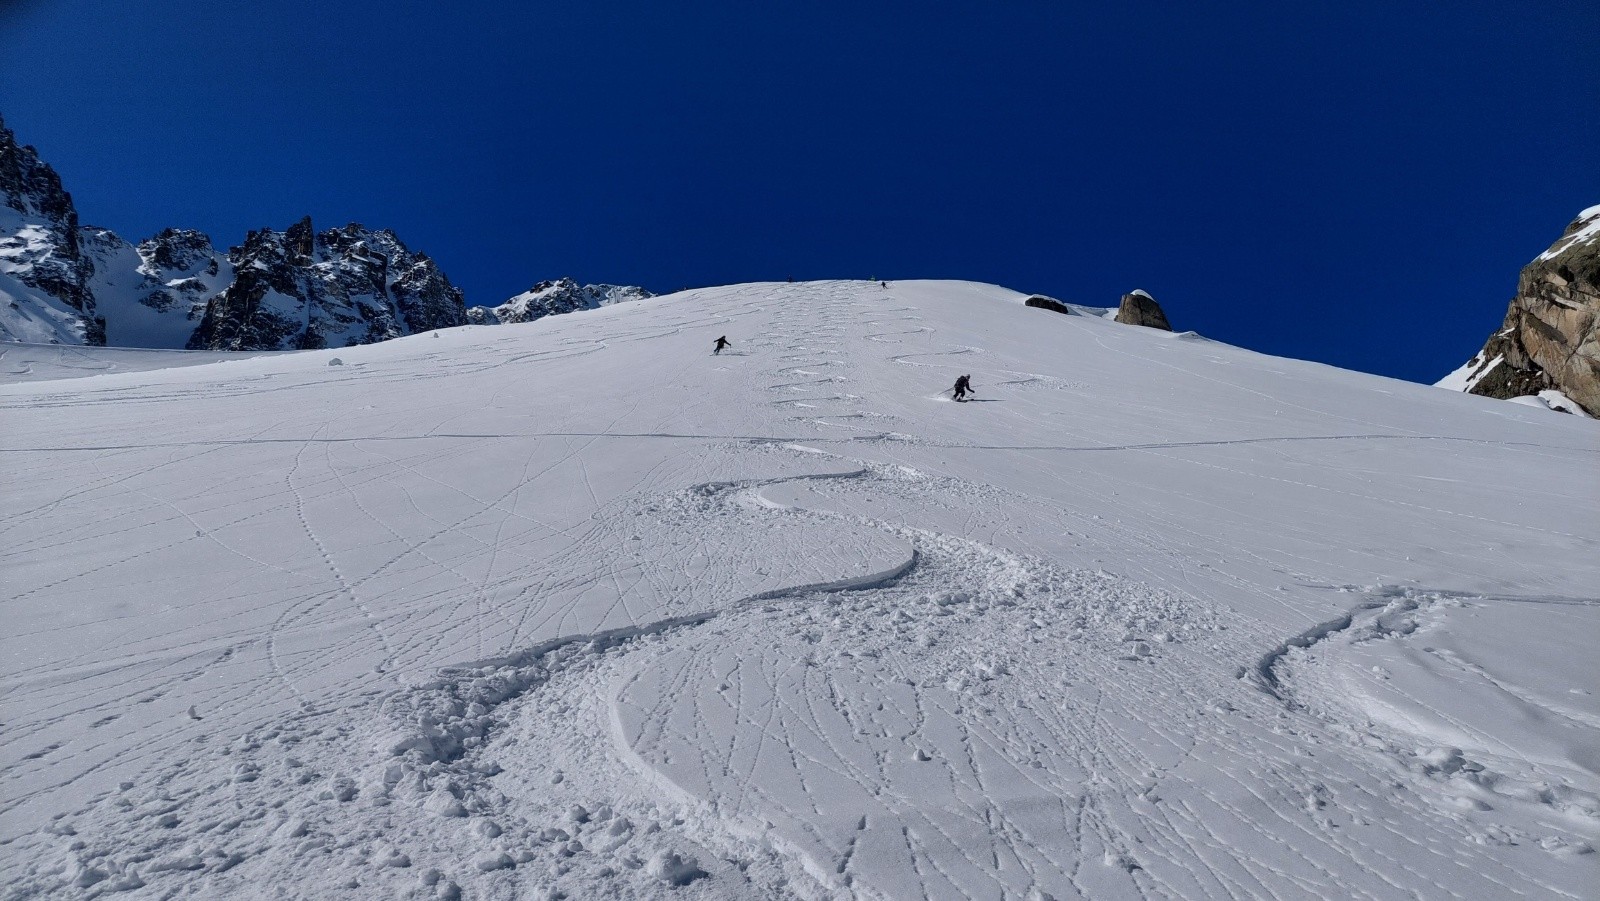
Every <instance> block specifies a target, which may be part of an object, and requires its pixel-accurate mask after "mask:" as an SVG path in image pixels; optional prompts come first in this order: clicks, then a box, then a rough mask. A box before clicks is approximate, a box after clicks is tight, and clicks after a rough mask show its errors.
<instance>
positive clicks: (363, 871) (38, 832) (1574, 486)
mask: <svg viewBox="0 0 1600 901" xmlns="http://www.w3.org/2000/svg"><path fill="white" fill-rule="evenodd" d="M1024 300H1025V297H1024V296H1023V295H1019V294H1017V293H1015V292H1011V291H1007V290H1005V289H1001V288H996V287H993V286H986V285H977V284H972V283H964V282H915V281H906V282H894V283H891V284H890V285H889V286H888V287H884V286H883V285H882V284H881V283H877V282H873V283H866V282H845V281H839V282H817V283H803V284H784V283H767V284H751V285H737V286H728V287H724V288H709V289H702V290H695V291H689V292H685V293H682V294H680V295H675V296H668V297H664V298H660V299H657V300H652V301H650V302H648V303H622V304H615V305H611V306H605V307H602V308H598V309H592V310H585V311H580V312H576V313H573V314H571V315H563V316H552V317H548V318H545V319H541V320H539V321H537V322H534V323H531V324H528V325H526V326H522V327H517V328H509V329H484V328H457V329H440V330H438V332H437V333H425V334H418V335H411V336H407V337H403V338H400V339H397V340H394V341H389V342H385V343H381V344H374V345H369V346H362V347H355V348H338V349H327V350H317V351H305V352H298V353H287V354H276V355H270V356H262V357H258V358H254V359H238V358H235V359H233V360H231V361H230V362H227V363H226V364H222V365H199V366H193V367H188V368H183V369H166V370H154V371H142V372H141V371H131V369H123V370H121V371H116V372H112V373H111V374H107V375H103V376H100V377H97V378H94V379H87V380H80V381H77V382H37V383H32V384H12V385H0V416H3V417H4V418H5V422H6V429H5V430H4V431H3V433H0V457H4V458H5V459H6V463H7V469H6V471H7V472H8V474H10V475H11V478H10V480H9V481H8V482H7V483H6V488H5V489H4V491H5V498H4V500H5V504H6V509H7V511H8V515H7V516H6V517H5V518H4V519H3V520H0V538H3V541H0V566H3V567H4V568H5V572H6V575H7V578H6V580H5V582H4V584H5V586H6V588H7V589H8V592H7V597H6V601H7V607H6V610H7V616H8V629H7V630H5V631H3V632H0V691H3V692H4V697H5V706H6V721H5V722H6V728H5V729H3V730H0V842H3V843H4V844H3V847H4V848H5V852H6V853H4V854H0V885H4V886H5V889H4V890H3V892H4V893H5V894H6V896H7V897H11V896H15V897H19V898H21V897H65V898H79V897H85V898H86V897H99V896H102V895H107V894H109V893H110V892H111V891H112V890H117V891H125V892H127V893H129V896H130V897H229V898H235V897H237V898H270V897H306V898H330V899H331V898H345V897H384V898H388V897H401V898H403V897H436V898H437V897H488V898H494V897H556V896H560V895H565V896H566V897H571V898H588V897H611V896H615V897H624V898H629V897H631V898H654V897H664V896H665V897H699V898H708V899H736V898H749V897H772V898H873V899H901V898H905V899H922V898H968V897H1006V898H1044V897H1053V898H1057V899H1071V898H1080V899H1081V898H1093V899H1106V898H1110V899H1118V898H1155V897H1163V898H1164V897H1181V898H1200V899H1212V898H1214V899H1224V898H1227V899H1232V898H1243V897H1273V898H1324V897H1332V896H1337V897H1360V898H1369V899H1389V898H1397V899H1398V898H1415V897H1427V898H1432V897H1445V898H1450V897H1461V898H1473V897H1482V896H1483V893H1484V891H1485V890H1484V886H1485V885H1486V884H1488V885H1490V886H1491V887H1492V888H1491V890H1490V892H1491V894H1495V895H1500V894H1503V895H1505V896H1507V897H1556V898H1582V897H1586V896H1587V895H1588V894H1589V893H1590V890H1589V889H1588V888H1587V886H1590V885H1592V884H1593V877H1594V873H1595V870H1594V867H1595V862H1594V861H1595V859H1596V857H1597V855H1596V854H1594V853H1593V846H1594V844H1595V843H1596V841H1597V840H1600V773H1597V772H1596V765H1595V762H1594V759H1593V753H1592V749H1593V748H1594V747H1596V746H1597V745H1600V705H1597V701H1596V699H1597V697H1600V681H1597V679H1600V675H1597V673H1596V671H1595V669H1594V667H1593V666H1591V665H1589V664H1588V660H1589V658H1590V656H1592V654H1590V651H1592V648H1593V646H1594V645H1595V644H1596V642H1597V641H1600V634H1597V633H1600V598H1597V597H1596V596H1595V591H1594V586H1595V585H1597V584H1600V544H1597V539H1596V536H1597V535H1600V504H1597V503H1596V502H1595V498H1594V497H1593V492H1592V491H1591V490H1589V487H1588V486H1587V485H1585V484H1584V483H1583V481H1582V480H1581V479H1580V480H1577V481H1576V482H1575V481H1574V480H1573V478H1572V473H1574V472H1580V473H1586V472H1589V471H1592V470H1593V468H1594V466H1595V464H1596V458H1597V454H1596V450H1595V444H1594V434H1595V433H1594V424H1593V423H1592V422H1586V421H1582V420H1579V419H1577V418H1576V417H1570V416H1554V415H1550V414H1548V413H1544V412H1541V411H1538V410H1532V409H1528V408H1526V407H1523V406H1520V405H1516V404H1503V403H1499V402H1496V401H1492V400H1488V399H1484V398H1479V397H1472V396H1465V395H1461V394H1454V393H1449V392H1443V391H1437V390H1434V389H1432V388H1430V387H1426V386H1420V385H1411V384H1407V383H1403V382H1397V381H1394V380H1390V379H1383V378H1378V377H1375V376H1370V375H1365V374H1361V373H1353V372H1345V371H1341V370H1337V369H1334V368H1331V367H1327V366H1321V365H1316V364H1309V363H1302V362H1299V361H1294V360H1286V359H1280V358H1274V357H1267V356H1263V355H1261V354H1256V353H1251V352H1249V351H1245V350H1241V349H1238V348H1234V347H1230V346H1227V345H1225V344H1220V343H1217V342H1209V341H1204V342H1202V341H1193V340H1188V339H1186V338H1185V337H1184V336H1183V335H1175V334H1172V333H1168V332H1161V331H1156V330H1153V329H1146V328H1128V327H1125V326H1122V325H1118V324H1116V323H1113V322H1109V321H1107V320H1106V319H1104V318H1099V317H1092V316H1077V315H1068V316H1063V315H1058V314H1051V313H1043V312H1040V311H1038V310H1032V309H1027V308H1026V307H1025V306H1024ZM435 334H437V337H435ZM723 334H726V335H727V336H728V337H729V338H730V339H732V340H733V342H734V343H733V346H732V347H730V348H728V349H727V350H724V351H723V352H722V354H720V355H717V356H713V355H712V354H711V353H710V350H711V340H712V339H713V338H715V337H716V336H718V335H723ZM77 352H79V353H82V354H83V357H82V358H81V359H82V360H84V361H86V362H87V361H92V360H93V359H94V358H95V356H96V355H97V354H107V355H111V354H114V353H119V352H115V351H109V350H104V349H94V348H86V349H80V350H79V351H77ZM120 353H124V354H125V353H126V352H120ZM336 358H337V359H338V360H340V361H341V363H342V365H338V366H330V365H329V364H330V363H331V362H333V360H334V359H336ZM0 359H3V360H7V361H8V360H10V359H11V357H10V356H6V357H4V358H0ZM963 373H970V374H971V375H972V379H973V385H974V387H975V388H976V390H977V395H976V397H975V398H974V401H973V402H972V403H967V404H960V405H957V404H953V403H949V402H948V401H947V400H946V398H947V397H948V395H945V394H941V391H942V390H943V389H945V388H946V387H947V386H948V385H949V384H950V383H951V382H952V381H953V380H954V378H955V376H956V375H958V374H963ZM462 398H471V399H472V402H471V403H463V402H462Z"/></svg>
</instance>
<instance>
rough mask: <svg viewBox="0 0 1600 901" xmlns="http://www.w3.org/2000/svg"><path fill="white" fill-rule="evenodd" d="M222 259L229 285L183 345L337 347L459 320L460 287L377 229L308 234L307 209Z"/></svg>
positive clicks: (208, 347)
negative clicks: (303, 214) (225, 260)
mask: <svg viewBox="0 0 1600 901" xmlns="http://www.w3.org/2000/svg"><path fill="white" fill-rule="evenodd" d="M228 263H229V264H230V265H231V266H232V267H233V271H234V278H233V283H232V284H231V285H229V286H228V287H227V288H226V289H225V290H224V291H222V293H220V294H218V295H217V296H215V297H213V298H212V299H211V301H210V303H209V304H208V305H207V306H206V310H205V315H204V316H203V317H202V319H201V321H200V325H199V327H198V328H197V329H195V332H194V335H193V337H191V338H190V339H189V342H188V346H189V348H190V349H194V350H200V349H204V350H290V349H309V348H319V347H346V346H351V345H356V344H371V343H373V342H376V341H386V340H388V339H390V338H398V337H400V336H402V335H409V334H413V333H416V332H420V331H425V330H428V329H437V328H446V327H449V326H455V325H463V324H465V323H466V321H467V316H466V306H465V304H464V302H463V299H462V294H461V289H459V288H457V287H455V286H454V285H452V284H450V280H449V279H448V278H446V277H445V275H444V273H443V272H440V271H439V268H438V266H436V265H435V264H434V262H433V261H432V260H430V259H429V258H428V257H427V256H426V255H425V254H413V253H412V252H411V251H410V250H408V249H407V248H406V246H405V245H404V244H403V243H401V241H400V239H399V238H398V237H396V236H395V234H394V232H391V231H389V230H387V229H383V230H379V231H370V230H368V229H366V228H364V227H362V226H360V225H357V224H355V223H351V224H350V225H346V226H345V227H344V228H338V229H330V230H328V231H325V232H322V233H320V234H318V233H316V232H315V230H314V229H313V228H312V226H311V219H310V217H307V218H305V219H302V220H300V221H299V222H297V223H295V224H294V225H291V226H289V228H288V229H287V230H285V231H281V232H278V231H273V230H271V229H261V230H259V231H253V232H251V233H250V234H249V235H248V236H247V237H246V238H245V241H244V243H243V244H242V245H240V246H238V247H234V248H232V249H230V250H229V251H228Z"/></svg>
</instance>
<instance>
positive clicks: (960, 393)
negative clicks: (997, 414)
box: [955, 375, 978, 403]
mask: <svg viewBox="0 0 1600 901" xmlns="http://www.w3.org/2000/svg"><path fill="white" fill-rule="evenodd" d="M955 391H956V400H957V401H958V402H962V403H964V402H966V399H967V395H968V394H977V393H978V392H976V391H974V390H972V376H970V375H964V376H962V377H961V378H958V379H956V388H955Z"/></svg>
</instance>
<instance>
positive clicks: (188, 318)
mask: <svg viewBox="0 0 1600 901" xmlns="http://www.w3.org/2000/svg"><path fill="white" fill-rule="evenodd" d="M79 240H80V243H81V244H82V247H83V251H84V254H85V255H86V256H88V257H89V258H90V259H91V260H92V261H93V263H94V276H93V277H92V278H91V279H90V281H89V287H90V290H91V291H92V292H93V293H94V296H95V305H96V308H97V309H98V310H99V311H100V313H101V315H102V316H103V317H104V318H105V320H106V343H107V344H110V345H113V346H116V347H162V348H178V347H183V346H185V345H186V344H187V343H188V341H189V337H190V336H191V335H193V334H194V330H195V327H196V326H198V325H199V324H200V319H201V317H202V316H203V315H204V314H205V309H206V303H207V302H208V301H209V300H210V299H211V298H212V297H214V296H215V295H216V294H217V293H218V292H220V291H221V290H223V289H224V288H226V287H227V286H228V284H229V283H231V282H232V280H233V267H232V266H230V265H229V264H228V258H227V257H226V256H224V255H223V254H220V253H218V252H217V251H216V250H215V249H213V248H212V246H211V239H210V238H207V237H206V236H205V235H204V234H203V233H201V232H197V231H191V230H186V229H172V228H169V229H166V230H165V231H163V232H161V233H160V234H158V235H156V236H155V237H153V238H148V239H146V240H144V241H140V242H139V244H138V246H134V245H132V244H129V243H128V242H127V241H124V240H123V239H122V238H120V237H118V236H117V234H116V233H115V232H113V231H111V230H109V229H104V228H97V227H95V226H89V225H86V226H83V227H82V228H81V229H80V230H79Z"/></svg>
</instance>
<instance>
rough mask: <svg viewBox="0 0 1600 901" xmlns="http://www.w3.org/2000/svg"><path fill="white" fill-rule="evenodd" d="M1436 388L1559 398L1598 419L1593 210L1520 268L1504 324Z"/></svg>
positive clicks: (1596, 214)
mask: <svg viewBox="0 0 1600 901" xmlns="http://www.w3.org/2000/svg"><path fill="white" fill-rule="evenodd" d="M1439 385H1441V386H1442V387H1448V388H1454V389H1458V390H1464V391H1468V392H1470V393H1472V394H1479V395H1483V396H1484V397H1500V398H1513V397H1526V396H1538V395H1540V394H1541V393H1542V392H1551V391H1559V392H1561V394H1563V395H1565V396H1566V397H1567V398H1570V399H1571V400H1572V401H1573V402H1574V403H1576V404H1577V405H1578V406H1579V407H1582V408H1583V409H1584V410H1586V411H1587V412H1588V413H1589V414H1590V415H1591V416H1600V206H1593V207H1590V208H1589V209H1586V210H1584V211H1583V212H1582V213H1579V214H1578V218H1577V219H1575V220H1573V222H1572V224H1571V225H1568V226H1567V229H1566V231H1565V232H1563V233H1562V235H1561V237H1560V238H1559V239H1558V240H1557V241H1556V242H1555V243H1554V244H1552V245H1550V247H1549V249H1547V250H1546V251H1545V252H1544V253H1541V254H1539V255H1538V256H1537V257H1535V258H1534V260H1533V262H1531V263H1529V264H1528V265H1527V266H1525V267H1523V270H1522V275H1521V277H1520V278H1518V280H1517V293H1516V296H1514V297H1512V298H1511V305H1510V307H1509V308H1508V309H1507V310H1506V318H1505V321H1504V322H1502V323H1501V324H1500V328H1498V329H1496V330H1495V332H1494V334H1492V335H1490V336H1489V340H1488V341H1487V342H1485V344H1484V346H1483V349H1482V350H1480V351H1478V353H1477V355H1475V356H1474V357H1473V358H1472V359H1471V360H1469V361H1467V363H1466V365H1464V366H1462V367H1461V368H1460V369H1458V370H1456V371H1455V372H1453V373H1451V374H1450V375H1449V376H1446V377H1445V378H1444V379H1443V380H1441V381H1440V382H1439Z"/></svg>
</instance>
